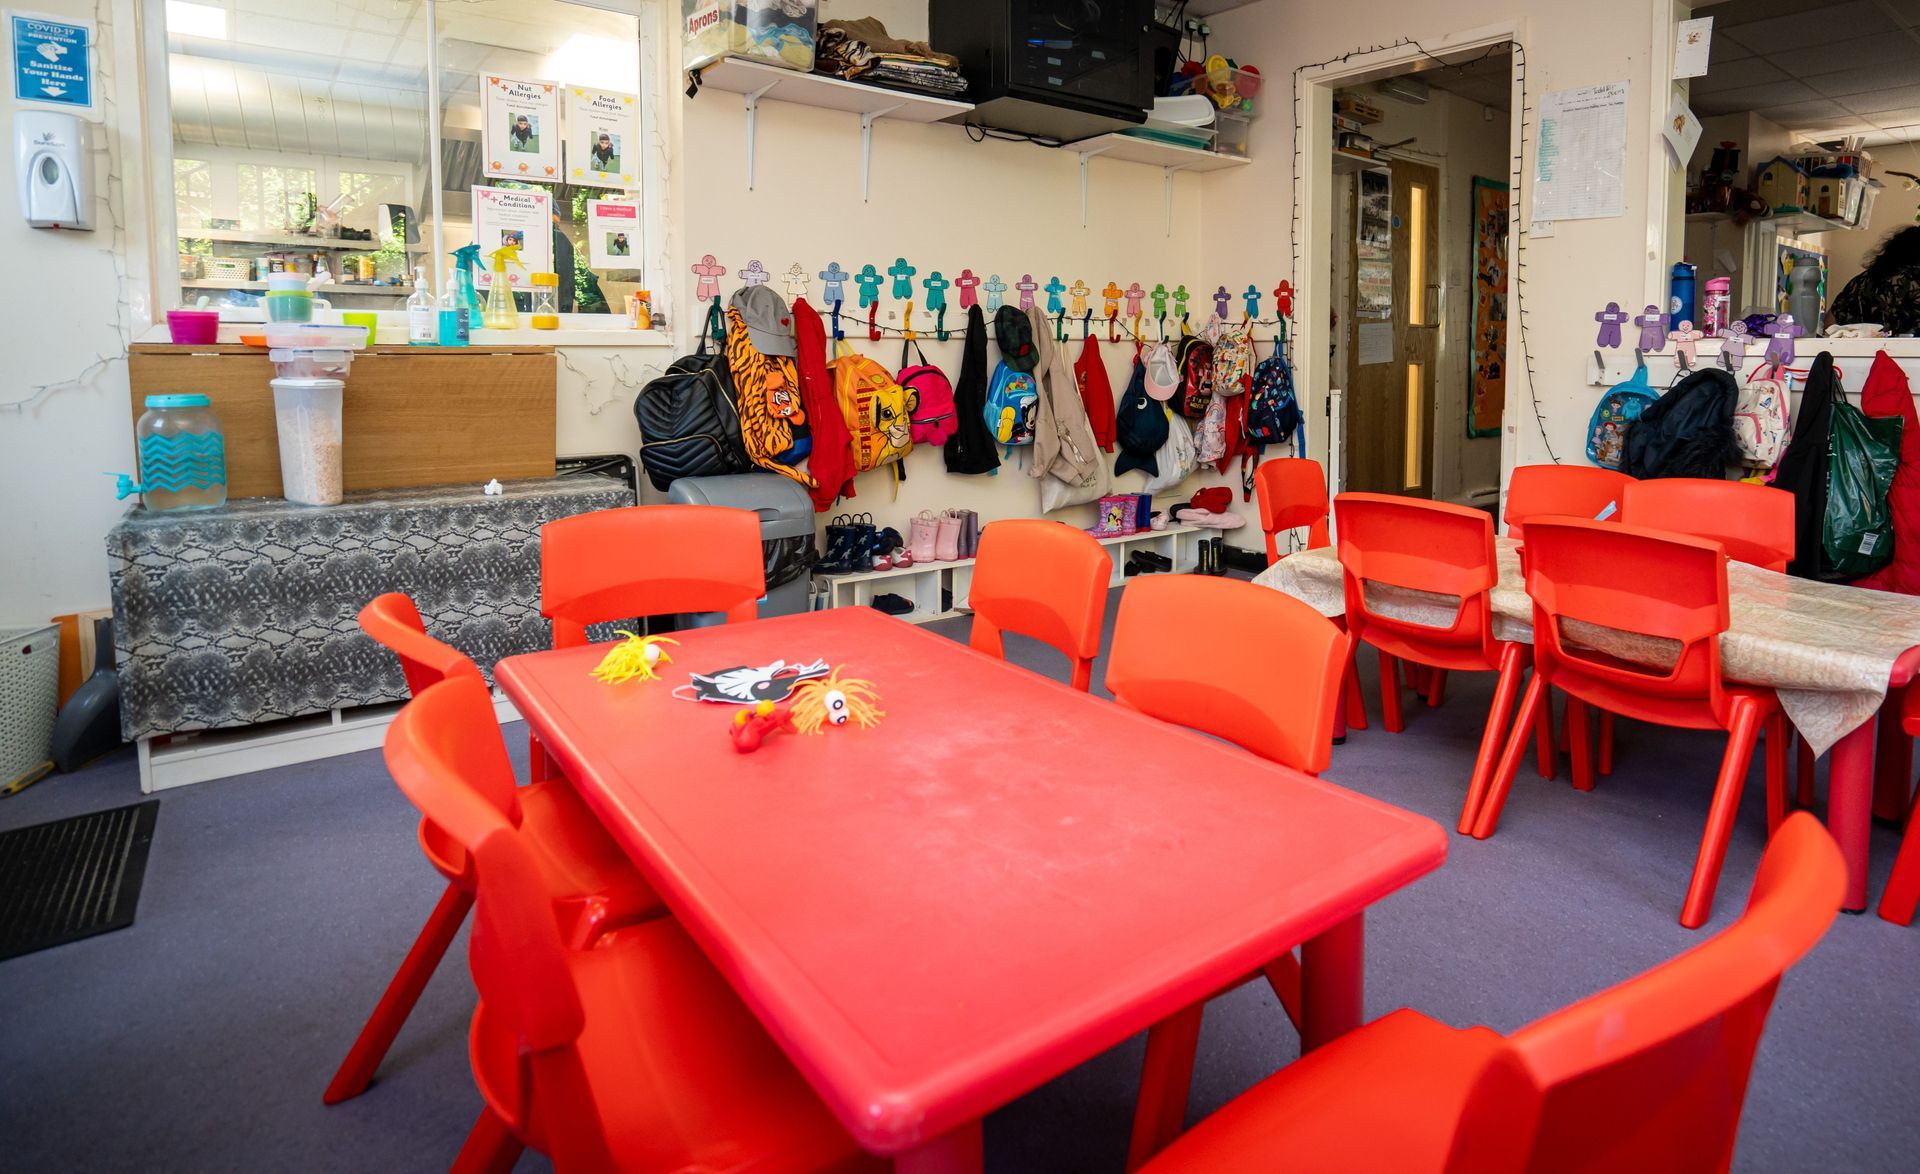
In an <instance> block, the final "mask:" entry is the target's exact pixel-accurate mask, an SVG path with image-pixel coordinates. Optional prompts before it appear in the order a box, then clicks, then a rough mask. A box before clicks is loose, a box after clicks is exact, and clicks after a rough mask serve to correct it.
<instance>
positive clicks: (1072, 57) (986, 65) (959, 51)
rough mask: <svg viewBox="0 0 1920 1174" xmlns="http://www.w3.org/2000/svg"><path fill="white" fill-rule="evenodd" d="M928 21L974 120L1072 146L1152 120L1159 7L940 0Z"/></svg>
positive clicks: (1075, 0) (1087, 1)
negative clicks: (956, 67)
mask: <svg viewBox="0 0 1920 1174" xmlns="http://www.w3.org/2000/svg"><path fill="white" fill-rule="evenodd" d="M928 16H929V35H928V38H927V39H928V40H929V41H930V42H931V43H932V44H933V47H934V48H936V49H938V50H940V51H941V52H943V53H952V54H953V55H954V56H956V57H958V58H960V68H961V71H962V72H963V73H965V74H966V77H967V100H968V101H970V102H972V103H973V104H974V109H973V110H972V111H971V112H969V113H968V114H967V115H966V116H965V119H964V121H966V122H968V123H972V124H975V125H979V126H989V127H994V128H996V129H999V130H1005V131H1012V132H1015V133H1018V134H1026V135H1034V136H1038V137H1041V138H1049V139H1058V140H1060V141H1061V142H1071V141H1073V140H1075V139H1084V138H1089V137H1091V136H1093V135H1098V134H1105V133H1107V132H1108V131H1113V130H1118V129H1120V128H1122V127H1126V126H1137V125H1139V124H1140V123H1142V122H1144V121H1146V112H1147V109H1148V107H1150V106H1152V105H1153V55H1154V40H1155V31H1156V30H1155V26H1154V24H1153V0H932V3H931V4H930V5H929V11H928Z"/></svg>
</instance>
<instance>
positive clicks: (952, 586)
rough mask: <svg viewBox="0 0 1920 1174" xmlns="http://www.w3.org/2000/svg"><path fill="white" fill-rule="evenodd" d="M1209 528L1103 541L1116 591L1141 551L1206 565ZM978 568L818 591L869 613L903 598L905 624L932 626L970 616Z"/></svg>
mask: <svg viewBox="0 0 1920 1174" xmlns="http://www.w3.org/2000/svg"><path fill="white" fill-rule="evenodd" d="M1218 533H1219V531H1218V530H1211V529H1208V528H1207V527H1204V526H1168V527H1167V528H1166V529H1165V530H1142V531H1140V532H1139V533H1138V534H1127V535H1114V536H1113V537H1111V538H1100V539H1098V541H1099V543H1100V545H1102V546H1104V547H1106V548H1107V554H1108V556H1109V557H1110V558H1112V559H1113V578H1112V583H1113V586H1115V587H1118V586H1120V585H1121V584H1122V583H1124V582H1126V576H1125V574H1124V572H1123V568H1124V567H1125V566H1126V565H1127V556H1128V555H1130V554H1132V553H1133V552H1134V551H1136V550H1145V551H1150V552H1152V553H1154V554H1157V555H1160V556H1161V557H1162V558H1167V559H1171V560H1173V569H1174V570H1175V571H1191V570H1193V569H1194V568H1195V567H1196V566H1198V565H1199V563H1200V543H1201V542H1202V541H1203V540H1204V539H1206V538H1210V537H1212V536H1213V535H1215V534H1218ZM973 562H974V560H972V559H970V558H963V559H956V560H954V561H952V562H936V563H915V564H914V565H912V566H910V567H902V568H897V569H894V570H889V571H855V572H854V573H853V574H850V575H819V576H817V577H816V578H815V581H814V588H815V592H816V594H817V595H823V596H824V597H825V606H827V607H869V606H871V605H872V604H873V601H874V598H875V597H876V596H880V595H898V596H900V597H901V598H903V599H906V600H907V601H908V602H910V603H912V604H913V610H912V611H911V612H909V613H907V614H905V615H902V616H901V617H900V618H901V619H903V620H906V621H908V622H910V623H915V624H924V623H926V622H928V621H929V620H941V619H946V618H947V617H949V616H956V615H965V614H967V613H968V612H969V611H971V609H970V608H969V607H968V606H967V591H968V589H969V588H971V587H972V586H973Z"/></svg>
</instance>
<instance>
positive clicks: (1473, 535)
mask: <svg viewBox="0 0 1920 1174" xmlns="http://www.w3.org/2000/svg"><path fill="white" fill-rule="evenodd" d="M1333 512H1334V518H1335V521H1336V523H1337V527H1336V528H1337V530H1338V532H1339V543H1338V548H1339V553H1340V565H1341V566H1342V567H1343V568H1344V569H1345V572H1346V574H1345V576H1344V578H1345V581H1346V597H1347V611H1346V620H1347V630H1348V631H1350V632H1352V633H1353V636H1354V639H1355V640H1363V641H1365V642H1366V643H1368V644H1371V645H1373V646H1374V648H1376V649H1378V650H1379V653H1380V710H1381V724H1383V725H1385V726H1386V728H1387V730H1388V731H1389V732H1390V733H1395V734H1397V733H1399V732H1400V729H1401V717H1400V670H1399V664H1398V662H1399V661H1410V662H1412V663H1413V664H1416V665H1425V666H1427V667H1428V668H1430V669H1438V670H1442V671H1446V672H1456V671H1457V672H1492V673H1498V674H1499V681H1498V683H1497V684H1496V685H1495V686H1494V693H1493V705H1492V707H1491V708H1490V709H1489V710H1488V712H1487V724H1486V728H1485V730H1484V731H1483V732H1482V734H1481V736H1480V753H1479V755H1478V756H1477V757H1476V758H1475V759H1474V763H1473V775H1472V777H1471V778H1470V779H1469V780H1468V782H1467V794H1466V801H1465V802H1464V803H1463V804H1462V806H1461V809H1460V831H1461V832H1462V833H1465V832H1467V831H1468V830H1470V829H1471V828H1472V827H1473V821H1474V816H1475V814H1476V813H1477V812H1478V811H1479V809H1480V803H1481V799H1482V797H1483V796H1484V794H1485V793H1486V788H1487V781H1488V779H1489V778H1490V777H1491V776H1492V774H1493V768H1494V761H1495V759H1496V758H1497V757H1498V755H1499V752H1500V746H1501V744H1502V742H1503V741H1504V739H1505V737H1506V731H1507V717H1508V714H1510V713H1511V712H1512V711H1513V701H1514V698H1515V697H1516V696H1517V695H1518V694H1519V691H1520V678H1521V676H1522V674H1524V673H1525V672H1526V667H1527V657H1528V650H1527V646H1526V645H1525V644H1521V643H1517V642H1514V641H1507V640H1496V639H1494V635H1493V605H1492V596H1493V588H1494V585H1495V584H1496V583H1497V582H1499V578H1500V573H1499V564H1498V563H1497V562H1496V561H1495V559H1494V546H1493V519H1492V518H1491V517H1489V516H1488V515H1487V514H1486V513H1485V512H1484V511H1481V510H1476V509H1469V508H1467V507H1466V506H1459V505H1447V504H1444V503H1441V502H1430V501H1422V500H1420V499H1418V498H1410V497H1390V496H1387V495H1386V494H1378V493H1343V494H1341V495H1340V496H1338V497H1336V498H1334V499H1333ZM1369 585H1377V586H1382V587H1392V588H1399V589H1402V590H1410V591H1421V592H1426V593H1428V594H1431V595H1441V596H1452V597H1454V598H1456V599H1458V600H1459V604H1458V608H1457V610H1456V611H1455V613H1454V618H1453V622H1452V623H1451V624H1449V625H1448V626H1446V627H1444V628H1442V627H1437V626H1433V625H1429V624H1421V623H1415V622H1411V621H1408V620H1403V619H1396V618H1394V617H1393V616H1390V615H1386V614H1383V613H1381V612H1379V611H1376V610H1374V609H1373V607H1372V605H1371V604H1369V603H1368V602H1367V588H1368V586H1369ZM1528 720H1529V722H1531V720H1532V719H1531V718H1530V719H1528ZM1525 728H1529V729H1531V728H1533V727H1532V726H1531V725H1529V726H1527V727H1525ZM1541 736H1542V741H1543V742H1544V741H1545V739H1546V737H1547V734H1546V731H1545V730H1544V729H1542V731H1541ZM1548 761H1550V759H1549V758H1548V757H1547V755H1545V754H1544V753H1543V754H1542V762H1543V764H1544V763H1546V762H1548ZM1543 769H1544V765H1543Z"/></svg>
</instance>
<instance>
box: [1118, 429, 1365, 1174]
mask: <svg viewBox="0 0 1920 1174" xmlns="http://www.w3.org/2000/svg"><path fill="white" fill-rule="evenodd" d="M1263 467H1264V466H1263ZM1195 616H1205V617H1206V622H1205V623H1204V624H1194V623H1192V622H1191V621H1192V619H1193V617H1195ZM1175 632H1177V633H1179V636H1178V638H1170V635H1169V634H1170V633H1175ZM1350 640H1351V637H1349V636H1348V635H1347V634H1346V633H1345V632H1344V631H1342V630H1341V629H1340V628H1339V626H1338V625H1336V624H1335V623H1334V622H1333V621H1332V620H1329V619H1327V618H1326V617H1325V616H1323V615H1321V614H1320V613H1319V612H1317V611H1315V610H1314V609H1313V608H1311V607H1309V606H1307V605H1306V604H1304V603H1302V602H1301V601H1299V600H1298V599H1295V598H1293V597H1292V596H1290V595H1284V594H1282V593H1281V592H1278V591H1273V590H1269V589H1267V588H1265V587H1256V586H1254V585H1253V584H1251V583H1243V582H1239V581H1236V580H1233V579H1215V578H1208V577H1201V576H1197V575H1165V576H1160V575H1156V576H1153V577H1151V578H1141V579H1135V580H1134V581H1133V582H1131V583H1129V584H1127V588H1126V590H1125V591H1123V592H1121V595H1120V614H1119V617H1118V618H1117V619H1116V620H1115V621H1114V625H1113V646H1112V648H1110V649H1109V650H1108V652H1107V690H1108V691H1109V692H1110V693H1112V694H1113V697H1114V700H1115V701H1117V702H1119V703H1120V704H1122V705H1125V706H1128V707H1129V708H1132V709H1136V710H1138V711H1140V712H1141V713H1144V714H1146V715H1148V716H1149V717H1154V718H1158V719H1160V720H1161V721H1165V722H1172V723H1174V724H1176V725H1182V726H1186V727H1188V728H1190V729H1195V730H1199V731H1201V732H1203V733H1208V734H1212V735H1213V736H1215V737H1217V738H1223V739H1225V740H1227V741H1229V742H1232V743H1234V744H1235V745H1237V746H1240V747H1243V748H1244V749H1246V750H1249V751H1251V752H1253V753H1254V754H1257V755H1259V756H1260V757H1262V758H1265V759H1268V760H1269V761H1272V762H1277V763H1279V764H1281V765H1282V766H1289V767H1292V768H1293V769H1295V770H1299V771H1305V772H1306V773H1308V774H1314V775H1317V774H1319V773H1320V772H1321V771H1323V770H1325V769H1326V768H1327V761H1328V759H1329V758H1330V757H1331V756H1332V753H1333V717H1334V708H1335V706H1336V705H1337V704H1338V701H1339V698H1340V690H1341V680H1342V678H1343V677H1344V676H1345V675H1346V670H1347V661H1348V657H1347V648H1348V644H1349V642H1350ZM1280 666H1285V671H1281V669H1280ZM1262 977H1264V978H1265V979H1266V980H1267V981H1268V983H1270V984H1271V985H1272V987H1273V991H1274V994H1275V995H1276V996H1277V997H1278V998H1279V1000H1280V1005H1281V1007H1282V1008H1284V1009H1285V1010H1286V1012H1287V1016H1288V1018H1290V1019H1292V1020H1293V1023H1294V1026H1295V1027H1296V1028H1298V1027H1299V1024H1300V963H1299V960H1298V959H1297V958H1295V957H1294V956H1293V954H1292V953H1287V954H1285V955H1282V956H1281V957H1279V958H1277V959H1275V960H1274V961H1272V962H1271V963H1269V964H1268V965H1267V966H1266V967H1264V968H1263V970H1262V972H1261V973H1260V974H1255V975H1250V976H1249V977H1248V978H1246V979H1244V980H1242V982H1238V983H1234V984H1232V986H1230V987H1228V988H1227V990H1231V989H1233V988H1234V987H1238V986H1240V985H1242V984H1243V983H1244V982H1251V981H1254V980H1256V979H1259V978H1262ZM1226 993H1227V991H1226V990H1223V991H1219V992H1217V994H1226ZM1199 1029H1200V1023H1199V1018H1198V1017H1197V1016H1195V1017H1191V1018H1181V1019H1179V1020H1178V1021H1175V1020H1169V1021H1168V1022H1167V1025H1166V1027H1165V1028H1164V1029H1156V1030H1155V1032H1154V1033H1153V1034H1152V1035H1150V1036H1149V1037H1148V1044H1147V1055H1146V1060H1145V1067H1144V1070H1143V1071H1142V1073H1141V1078H1140V1092H1139V1099H1138V1102H1137V1103H1136V1105H1135V1107H1134V1116H1133V1140H1132V1147H1131V1148H1132V1153H1133V1154H1134V1155H1135V1158H1136V1159H1138V1160H1144V1159H1145V1157H1146V1156H1147V1155H1148V1154H1149V1153H1151V1152H1152V1150H1153V1149H1154V1148H1155V1146H1156V1145H1158V1144H1159V1142H1160V1141H1161V1140H1162V1139H1164V1138H1166V1137H1169V1136H1172V1135H1173V1134H1175V1133H1177V1132H1178V1131H1179V1128H1180V1126H1181V1124H1182V1123H1183V1122H1184V1121H1185V1120H1186V1110H1187V1092H1188V1090H1189V1088H1190V1086H1191V1084H1192V1080H1193V1057H1194V1053H1193V1046H1194V1044H1195V1043H1196V1042H1197V1040H1198V1038H1199ZM1137 1164H1138V1161H1137V1160H1136V1161H1130V1162H1129V1168H1132V1167H1133V1166H1134V1165H1137Z"/></svg>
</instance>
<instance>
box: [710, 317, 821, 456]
mask: <svg viewBox="0 0 1920 1174" xmlns="http://www.w3.org/2000/svg"><path fill="white" fill-rule="evenodd" d="M727 369H728V370H729V371H730V372H732V374H733V389H734V394H735V395H736V397H737V400H738V403H739V405H740V439H741V441H742V443H743V444H744V445H745V446H746V450H747V458H748V459H749V460H751V461H752V462H753V463H754V464H756V465H758V466H760V467H761V468H763V469H765V470H767V471H768V472H770V473H778V474H780V475H781V476H782V477H786V478H788V479H789V480H792V481H795V482H797V483H799V484H800V485H803V486H805V487H806V488H808V489H812V488H814V487H815V486H814V480H813V478H812V477H811V476H809V475H808V474H806V473H804V472H802V471H801V470H799V469H796V468H794V467H793V464H794V463H796V462H799V461H802V460H805V459H806V457H807V454H808V453H809V452H811V451H812V450H813V433H812V432H811V431H810V430H809V429H808V428H807V411H806V407H805V405H804V404H803V403H802V402H801V400H800V372H799V369H798V368H797V367H796V366H795V365H794V361H793V360H792V359H791V358H787V357H785V356H775V355H763V354H761V353H760V351H759V349H758V348H756V347H755V346H754V345H753V336H752V335H750V334H749V333H747V324H746V322H745V321H744V320H742V319H741V317H740V311H739V310H736V309H733V308H731V307H729V308H728V310H727Z"/></svg>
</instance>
